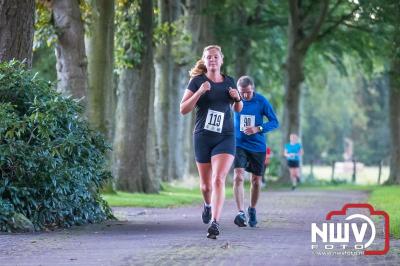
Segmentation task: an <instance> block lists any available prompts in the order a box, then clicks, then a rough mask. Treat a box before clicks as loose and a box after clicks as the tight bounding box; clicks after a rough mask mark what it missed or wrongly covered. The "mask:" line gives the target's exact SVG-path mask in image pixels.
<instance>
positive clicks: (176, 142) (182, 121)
mask: <svg viewBox="0 0 400 266" xmlns="http://www.w3.org/2000/svg"><path fill="white" fill-rule="evenodd" d="M187 73H188V66H187V65H186V66H182V65H179V64H176V63H175V64H174V69H173V77H172V87H171V89H170V93H169V102H170V105H171V108H170V112H169V121H170V128H169V138H168V143H169V164H168V175H169V176H170V177H171V178H173V179H182V178H183V177H184V176H185V174H186V169H185V166H186V165H187V164H186V160H188V154H187V153H186V151H185V138H186V137H187V134H185V133H186V131H187V127H188V126H190V125H189V123H188V122H189V118H190V116H182V115H181V114H180V112H179V104H180V100H181V99H182V96H183V93H184V91H185V89H186V85H187V80H188V78H187Z"/></svg>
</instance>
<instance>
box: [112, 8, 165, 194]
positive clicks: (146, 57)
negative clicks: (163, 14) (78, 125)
mask: <svg viewBox="0 0 400 266" xmlns="http://www.w3.org/2000/svg"><path fill="white" fill-rule="evenodd" d="M117 17H118V18H117V20H118V21H120V22H121V23H120V26H119V28H117V36H116V37H117V50H118V57H117V62H118V64H119V66H120V70H119V71H120V76H119V84H118V93H117V95H118V96H117V98H118V99H117V109H116V118H115V119H116V128H115V136H114V153H113V173H114V176H116V177H117V179H118V182H117V185H118V188H119V189H121V190H125V191H131V192H146V193H150V192H156V191H157V189H158V187H156V185H155V184H154V183H153V180H151V177H150V174H149V168H148V162H147V161H148V152H149V151H148V148H149V145H148V144H149V142H150V141H151V136H149V134H148V128H149V122H148V121H149V119H150V117H149V113H150V109H149V106H151V105H152V104H153V101H154V99H152V98H151V96H152V93H151V91H152V90H153V86H154V84H153V83H154V78H153V75H154V70H153V48H152V47H153V44H152V38H153V4H152V1H151V0H140V1H138V0H130V1H124V2H121V3H120V5H119V6H118V10H117Z"/></svg>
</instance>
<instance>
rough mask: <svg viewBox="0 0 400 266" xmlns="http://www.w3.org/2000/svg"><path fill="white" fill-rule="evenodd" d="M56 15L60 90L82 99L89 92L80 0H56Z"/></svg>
mask: <svg viewBox="0 0 400 266" xmlns="http://www.w3.org/2000/svg"><path fill="white" fill-rule="evenodd" d="M53 17H54V26H55V28H56V32H57V37H58V42H57V45H56V57H57V65H56V68H57V80H58V84H57V89H58V90H59V91H60V92H62V93H63V94H65V95H71V96H72V97H73V98H75V99H81V98H83V97H85V96H86V93H87V92H86V90H87V61H86V55H85V42H84V29H83V21H82V18H81V12H80V9H79V1H78V0H71V1H63V0H54V1H53ZM84 101H85V102H86V99H85V100H84Z"/></svg>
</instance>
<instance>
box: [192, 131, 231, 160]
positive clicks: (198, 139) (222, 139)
mask: <svg viewBox="0 0 400 266" xmlns="http://www.w3.org/2000/svg"><path fill="white" fill-rule="evenodd" d="M193 142H194V154H195V158H196V162H198V163H209V162H211V157H212V156H214V155H217V154H221V153H228V154H231V155H233V156H235V145H236V144H235V136H234V135H220V134H212V135H209V134H194V135H193Z"/></svg>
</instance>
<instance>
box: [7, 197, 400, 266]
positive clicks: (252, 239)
mask: <svg viewBox="0 0 400 266" xmlns="http://www.w3.org/2000/svg"><path fill="white" fill-rule="evenodd" d="M367 196H368V195H367V194H366V193H365V192H362V191H312V190H310V191H306V190H299V191H294V192H291V191H283V190H282V191H268V192H263V194H262V195H261V198H260V202H259V205H258V208H257V211H258V220H259V224H258V227H257V228H238V227H236V226H235V225H234V224H233V218H234V215H235V214H236V210H235V206H234V202H233V200H228V201H226V203H225V206H224V212H223V217H222V220H221V222H220V224H221V227H222V233H221V235H220V237H219V238H218V239H217V240H210V239H207V238H206V237H205V236H206V230H207V225H204V224H202V222H201V218H200V213H201V206H189V207H182V208H171V209H144V208H114V209H113V210H114V213H115V215H116V216H117V217H119V219H120V221H112V222H107V223H103V224H98V225H88V226H80V227H74V228H72V229H69V230H59V231H55V232H42V233H34V234H0V265H1V266H6V265H85V266H86V265H113V266H119V265H400V240H394V239H391V243H390V244H391V250H390V252H389V253H388V254H387V255H384V256H345V255H340V256H339V255H335V256H327V255H325V256H321V255H315V254H313V251H312V250H311V248H310V246H311V237H310V235H311V234H310V230H311V223H312V222H317V223H318V222H323V221H324V219H325V216H326V214H327V213H328V212H329V211H331V210H338V209H341V207H342V206H343V204H344V203H349V202H352V203H355V202H363V203H364V202H367ZM247 202H248V201H247ZM377 237H378V238H381V239H382V236H381V235H378V236H377Z"/></svg>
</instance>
